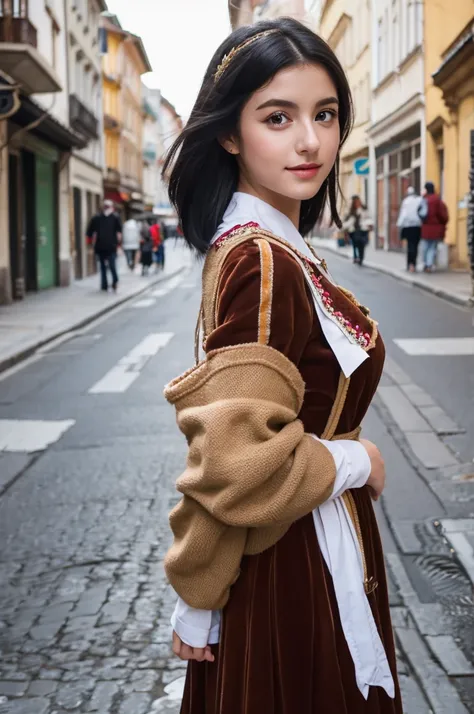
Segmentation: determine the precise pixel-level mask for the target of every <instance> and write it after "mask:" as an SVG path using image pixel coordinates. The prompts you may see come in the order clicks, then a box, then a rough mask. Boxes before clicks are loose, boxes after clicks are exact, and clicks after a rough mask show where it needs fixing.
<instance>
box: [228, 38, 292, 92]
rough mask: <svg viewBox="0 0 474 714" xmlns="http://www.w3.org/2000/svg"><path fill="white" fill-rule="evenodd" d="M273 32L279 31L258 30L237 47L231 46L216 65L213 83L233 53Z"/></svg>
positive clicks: (233, 55) (230, 59)
mask: <svg viewBox="0 0 474 714" xmlns="http://www.w3.org/2000/svg"><path fill="white" fill-rule="evenodd" d="M275 32H279V30H277V29H275V30H265V31H264V32H258V33H257V34H256V35H254V36H253V37H250V39H248V40H245V42H242V44H241V45H237V47H232V49H231V51H230V52H229V54H228V55H224V57H223V58H222V62H221V63H220V65H219V66H218V68H217V70H216V73H215V75H214V84H216V83H217V82H218V81H219V79H220V78H221V77H222V75H223V74H224V72H225V71H226V69H227V67H228V66H229V64H230V63H231V62H232V60H233V59H234V57H235V55H236V54H238V53H239V52H240V51H241V50H244V49H245V48H246V47H248V46H249V45H252V44H253V43H254V42H255V41H256V40H259V39H260V38H261V37H267V36H268V35H273V34H274V33H275Z"/></svg>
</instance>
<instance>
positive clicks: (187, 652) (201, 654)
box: [172, 632, 215, 662]
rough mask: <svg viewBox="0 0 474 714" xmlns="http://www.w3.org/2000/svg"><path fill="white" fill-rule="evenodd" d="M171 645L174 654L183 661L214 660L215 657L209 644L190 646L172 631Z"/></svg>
mask: <svg viewBox="0 0 474 714" xmlns="http://www.w3.org/2000/svg"><path fill="white" fill-rule="evenodd" d="M172 647H173V652H174V654H175V655H176V656H177V657H179V658H180V659H182V660H185V661H189V660H191V659H194V660H196V661H197V662H214V659H215V658H214V655H213V654H212V651H211V648H210V646H209V645H207V646H206V647H190V645H187V644H186V643H185V642H183V641H182V640H181V639H180V637H179V636H178V635H177V634H176V632H173V644H172Z"/></svg>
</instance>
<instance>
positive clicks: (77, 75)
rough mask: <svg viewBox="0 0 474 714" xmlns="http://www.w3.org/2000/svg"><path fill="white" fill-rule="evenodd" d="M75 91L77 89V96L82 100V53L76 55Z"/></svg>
mask: <svg viewBox="0 0 474 714" xmlns="http://www.w3.org/2000/svg"><path fill="white" fill-rule="evenodd" d="M74 89H75V94H76V96H77V97H78V98H79V99H82V95H83V88H82V53H81V52H78V53H77V54H76V66H75V77H74Z"/></svg>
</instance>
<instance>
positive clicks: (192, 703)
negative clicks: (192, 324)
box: [181, 241, 402, 714]
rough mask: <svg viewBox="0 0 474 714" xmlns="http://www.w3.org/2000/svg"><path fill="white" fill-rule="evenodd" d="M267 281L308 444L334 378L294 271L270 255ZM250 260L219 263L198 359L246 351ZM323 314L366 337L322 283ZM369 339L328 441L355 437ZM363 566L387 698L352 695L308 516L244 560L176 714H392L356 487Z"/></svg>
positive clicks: (376, 557) (381, 575)
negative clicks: (211, 319)
mask: <svg viewBox="0 0 474 714" xmlns="http://www.w3.org/2000/svg"><path fill="white" fill-rule="evenodd" d="M272 253H273V262H274V275H273V304H272V315H271V335H270V343H269V344H270V345H271V346H272V347H274V348H275V349H277V350H280V351H281V352H282V353H283V354H284V355H286V356H287V357H288V358H289V359H290V360H291V361H292V362H294V364H296V365H297V366H298V368H299V370H300V372H301V374H302V376H303V379H304V381H305V383H306V391H305V399H304V405H303V408H302V411H301V413H300V418H301V419H302V421H303V423H304V426H305V430H306V431H307V432H310V433H314V434H317V435H320V434H321V433H322V431H323V429H324V427H325V425H326V422H327V420H328V417H329V414H330V411H331V407H332V405H333V402H334V399H335V396H336V391H337V387H338V381H339V376H340V367H339V365H338V363H337V361H336V358H335V356H334V354H333V352H332V351H331V349H330V347H329V345H328V343H327V341H326V339H325V337H324V335H323V333H322V330H321V326H320V323H319V320H318V318H317V316H316V311H315V308H314V304H313V299H312V297H311V295H310V294H309V291H308V289H307V286H306V283H305V279H304V276H303V274H302V271H301V268H300V267H299V266H298V265H297V263H296V262H295V261H294V260H293V258H292V257H291V256H290V255H289V254H288V253H287V252H286V251H285V250H284V249H282V248H280V247H279V246H277V245H272ZM260 278H261V275H260V258H259V250H258V247H257V246H256V245H255V244H253V243H252V242H251V241H249V242H246V243H245V244H242V245H240V246H239V247H237V248H235V249H234V250H233V251H232V252H231V253H230V254H229V256H228V257H227V259H226V262H225V264H224V268H223V273H222V279H221V281H220V287H219V302H218V321H217V325H218V326H217V328H216V329H215V330H214V332H213V333H211V335H210V336H209V337H208V339H207V344H206V350H207V351H210V350H212V349H217V348H220V347H225V346H227V345H234V344H238V343H246V342H255V341H256V340H257V334H258V311H259V300H260ZM322 281H323V285H324V288H325V290H327V291H328V292H329V294H330V296H331V299H332V301H333V304H334V307H336V308H337V310H338V311H340V312H342V314H343V315H344V317H345V318H347V319H348V320H350V321H351V322H352V324H359V325H361V326H362V327H363V328H364V332H366V331H367V332H369V333H373V330H374V329H376V328H375V327H374V326H373V324H372V323H371V321H369V319H368V318H367V317H366V316H365V315H364V314H363V313H362V311H361V310H360V309H359V307H358V306H357V304H355V303H354V302H353V301H352V300H351V299H350V297H348V296H347V294H345V293H344V292H343V291H341V290H339V289H338V288H336V287H335V286H333V285H332V284H331V283H329V282H328V281H326V280H325V278H324V277H323V278H322ZM384 352H385V351H384V346H383V342H382V339H381V338H380V336H378V337H377V339H376V340H375V344H374V345H373V347H372V348H371V349H370V350H369V352H368V354H369V357H370V359H367V360H366V361H365V362H364V363H363V364H362V365H361V366H360V367H359V368H358V369H357V370H356V371H355V372H354V374H353V375H352V378H351V381H350V386H349V392H348V396H347V399H346V403H345V407H344V410H343V412H342V415H341V417H340V420H339V425H338V428H337V433H339V434H341V433H347V432H350V431H352V430H353V429H355V428H356V427H358V426H359V425H360V423H361V421H362V419H363V417H364V415H365V413H366V412H367V409H368V407H369V405H370V402H371V400H372V398H373V396H374V393H375V390H376V388H377V384H378V382H379V379H380V376H381V373H382V367H383V362H384ZM352 494H353V496H354V499H355V503H356V505H357V511H358V515H359V520H360V525H361V530H362V537H363V542H364V548H365V556H366V562H367V574H368V576H372V577H374V578H375V580H376V581H377V582H378V587H377V588H376V589H375V590H374V592H372V593H371V594H370V595H369V596H368V597H369V601H370V605H371V607H372V611H373V615H374V619H375V622H376V624H377V627H378V629H379V634H380V636H381V639H382V642H383V643H384V646H385V650H386V653H387V657H388V661H389V664H390V668H391V671H392V675H393V678H394V681H395V690H396V698H395V699H390V697H389V696H388V695H387V694H386V693H385V691H384V690H383V689H381V688H380V687H371V688H370V693H369V697H368V700H365V699H364V697H363V696H362V694H361V693H360V691H359V689H358V688H357V685H356V680H355V676H354V665H353V661H352V658H351V655H350V653H349V649H348V646H347V643H346V640H345V638H344V634H343V631H342V627H341V622H340V618H339V613H338V607H337V601H336V597H335V593H334V588H333V584H332V578H331V576H330V574H329V571H328V570H327V567H326V564H325V562H324V559H323V557H322V555H321V552H320V549H319V544H318V541H317V538H316V532H315V527H314V522H313V516H312V514H311V513H310V514H308V515H307V516H305V517H304V518H302V519H301V520H299V521H297V522H296V523H294V524H293V525H292V526H291V528H290V529H289V531H288V532H287V533H286V535H285V536H284V537H283V538H282V539H281V540H280V541H279V542H278V543H277V544H276V545H274V546H273V547H271V548H269V549H268V550H266V551H265V552H263V553H261V554H260V555H256V556H251V557H245V558H244V559H243V561H242V569H241V574H240V576H239V578H238V580H237V582H236V583H235V585H234V586H233V587H232V590H231V596H230V600H229V602H228V604H227V606H226V607H225V609H224V611H223V616H222V622H221V635H220V642H219V644H218V645H215V646H213V648H212V649H213V652H214V654H215V662H214V663H207V662H206V663H198V662H194V661H193V662H190V663H189V665H188V671H187V677H186V686H185V693H184V699H183V704H182V708H181V714H402V705H401V700H400V692H399V687H398V681H397V673H396V659H395V648H394V641H393V633H392V626H391V621H390V610H389V604H388V594H387V584H386V576H385V566H384V558H383V552H382V546H381V541H380V536H379V532H378V528H377V523H376V520H375V515H374V511H373V507H372V501H371V498H370V495H369V492H368V489H367V488H366V487H364V488H360V489H354V490H353V491H352Z"/></svg>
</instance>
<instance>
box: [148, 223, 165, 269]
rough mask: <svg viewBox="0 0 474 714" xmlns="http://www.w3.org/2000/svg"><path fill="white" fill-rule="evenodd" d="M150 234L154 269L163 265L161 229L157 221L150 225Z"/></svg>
mask: <svg viewBox="0 0 474 714" xmlns="http://www.w3.org/2000/svg"><path fill="white" fill-rule="evenodd" d="M150 235H151V240H152V243H153V262H154V263H155V271H156V272H158V269H159V268H164V267H165V261H164V246H163V231H162V227H161V225H160V223H159V221H156V222H155V223H153V225H152V226H150Z"/></svg>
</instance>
